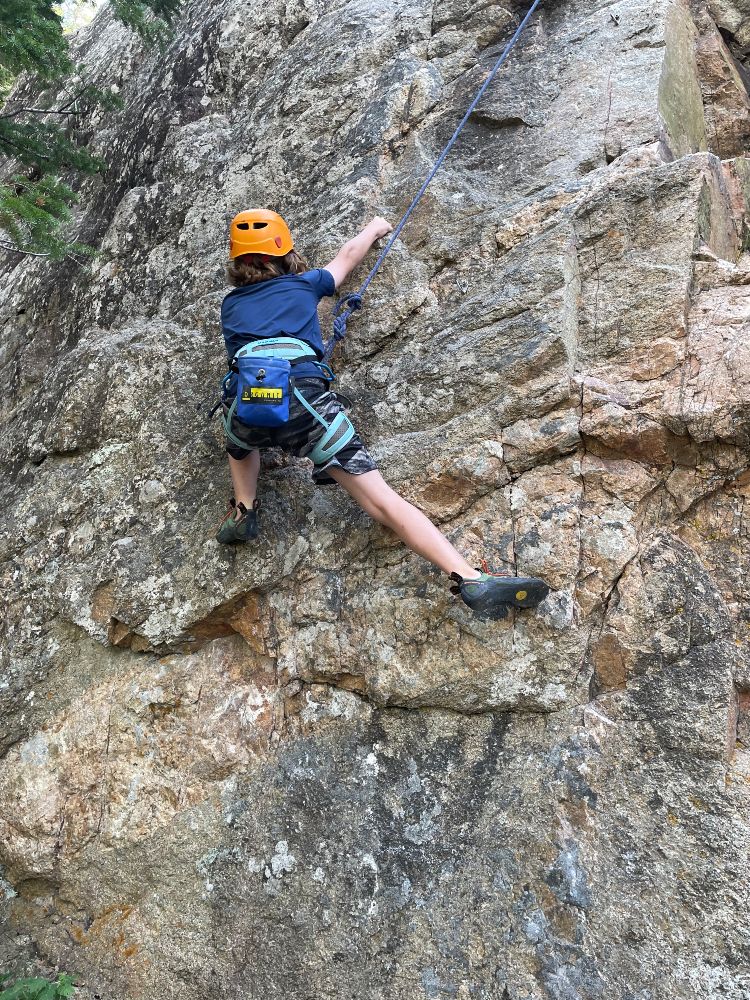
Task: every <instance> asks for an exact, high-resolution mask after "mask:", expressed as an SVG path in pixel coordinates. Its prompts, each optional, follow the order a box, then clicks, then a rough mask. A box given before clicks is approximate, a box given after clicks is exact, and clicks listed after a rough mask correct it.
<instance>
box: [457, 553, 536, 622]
mask: <svg viewBox="0 0 750 1000" xmlns="http://www.w3.org/2000/svg"><path fill="white" fill-rule="evenodd" d="M481 573H482V575H481V576H479V577H477V579H476V580H464V578H463V577H462V576H459V575H458V573H451V579H452V580H454V581H455V582H456V584H457V586H455V587H451V590H452V591H453V593H454V594H457V595H459V596H460V597H461V599H462V600H463V602H464V603H465V604H468V605H469V607H470V608H471V610H472V611H473V612H475V614H477V615H479V616H480V617H482V618H492V619H494V620H496V621H498V620H500V619H502V618H506V617H507V615H508V609H509V608H511V607H514V608H536V607H537V606H538V605H539V604H541V603H542V601H543V600H544V598H545V597H546V596H547V594H548V593H549V587H548V586H547V584H546V583H545V582H544V580H540V579H539V578H538V577H536V576H503V575H502V574H501V573H489V572H487V564H486V563H484V564H483V566H482V570H481Z"/></svg>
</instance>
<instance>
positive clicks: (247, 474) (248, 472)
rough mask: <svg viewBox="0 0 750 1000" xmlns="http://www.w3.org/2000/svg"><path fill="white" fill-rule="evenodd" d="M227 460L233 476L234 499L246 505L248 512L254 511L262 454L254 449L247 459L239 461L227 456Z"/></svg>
mask: <svg viewBox="0 0 750 1000" xmlns="http://www.w3.org/2000/svg"><path fill="white" fill-rule="evenodd" d="M227 458H228V459H229V471H230V472H231V474H232V485H233V486H234V498H235V500H236V501H237V503H238V504H240V503H244V505H245V506H246V507H247V509H248V510H252V507H253V501H254V500H255V492H256V489H257V486H258V473H259V472H260V452H259V451H258V449H257V448H254V449H253V450H252V451H251V452H250V453H249V454H248V456H247V458H243V459H237V458H232V456H231V455H227Z"/></svg>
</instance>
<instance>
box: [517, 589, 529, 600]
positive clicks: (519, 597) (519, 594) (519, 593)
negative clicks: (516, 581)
mask: <svg viewBox="0 0 750 1000" xmlns="http://www.w3.org/2000/svg"><path fill="white" fill-rule="evenodd" d="M528 596H529V595H528V594H527V593H526V591H525V590H518V591H516V600H517V601H523V600H525V598H527V597H528Z"/></svg>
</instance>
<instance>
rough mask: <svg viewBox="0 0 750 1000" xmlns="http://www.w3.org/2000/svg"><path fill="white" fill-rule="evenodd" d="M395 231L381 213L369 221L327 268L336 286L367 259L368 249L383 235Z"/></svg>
mask: <svg viewBox="0 0 750 1000" xmlns="http://www.w3.org/2000/svg"><path fill="white" fill-rule="evenodd" d="M391 232H393V226H392V225H391V224H390V222H386V220H385V219H382V218H381V217H380V216H379V215H378V216H376V217H375V218H374V219H373V220H372V222H368V223H367V225H366V226H365V228H364V229H363V230H362V232H361V233H360V234H359V236H355V237H354V239H353V240H349V241H348V242H347V243H345V244H344V245H343V246H342V248H341V249H340V250H339V252H338V253H337V254H336V256H335V257H334V258H333V260H332V261H331V263H330V264H326V266H325V270H326V271H330V272H331V274H332V275H333V280H334V281H335V282H336V288H338V287H339V285H341V284H343V283H344V282H345V281H346V279H347V278H348V277H349V275H350V274H351V273H352V271H353V270H354V268H355V267H356V266H357V265H358V264H361V263H362V261H363V260H364V259H365V256H366V255H367V252H368V250H369V249H370V247H371V246H372V245H373V243H374V242H375V241H376V240H379V239H380V237H381V236H387V235H388V233H391Z"/></svg>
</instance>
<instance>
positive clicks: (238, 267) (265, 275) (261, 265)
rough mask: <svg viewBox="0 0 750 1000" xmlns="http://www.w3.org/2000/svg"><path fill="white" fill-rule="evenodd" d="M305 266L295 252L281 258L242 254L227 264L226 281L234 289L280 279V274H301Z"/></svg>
mask: <svg viewBox="0 0 750 1000" xmlns="http://www.w3.org/2000/svg"><path fill="white" fill-rule="evenodd" d="M306 270H307V264H306V263H305V262H304V260H303V259H302V257H300V255H299V254H298V253H297V251H296V250H290V251H289V253H285V254H284V256H283V257H270V256H269V255H268V254H264V253H243V254H240V256H239V257H235V259H234V260H230V261H229V263H228V264H227V280H228V281H229V284H230V285H234V287H235V288H243V287H244V286H245V285H256V284H257V283H258V282H259V281H269V280H270V279H271V278H280V277H281V275H282V274H303V273H304V272H305V271H306Z"/></svg>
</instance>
